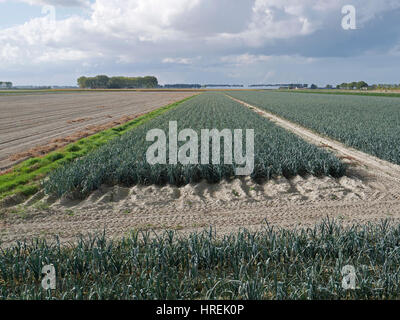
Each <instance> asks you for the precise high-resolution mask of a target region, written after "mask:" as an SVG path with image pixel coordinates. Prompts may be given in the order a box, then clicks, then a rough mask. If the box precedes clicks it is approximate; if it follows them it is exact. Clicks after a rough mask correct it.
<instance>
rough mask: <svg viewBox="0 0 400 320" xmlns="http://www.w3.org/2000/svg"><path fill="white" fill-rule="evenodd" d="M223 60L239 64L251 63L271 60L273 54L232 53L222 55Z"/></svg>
mask: <svg viewBox="0 0 400 320" xmlns="http://www.w3.org/2000/svg"><path fill="white" fill-rule="evenodd" d="M220 60H221V62H225V63H232V64H234V65H237V66H242V65H249V64H253V63H258V62H268V61H270V60H271V56H266V55H253V54H249V53H245V54H241V55H230V56H224V57H221V59H220Z"/></svg>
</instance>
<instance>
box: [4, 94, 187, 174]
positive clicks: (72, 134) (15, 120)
mask: <svg viewBox="0 0 400 320" xmlns="http://www.w3.org/2000/svg"><path fill="white" fill-rule="evenodd" d="M193 94H194V93H193V92H88V93H86V92H83V93H58V94H30V95H7V96H0V171H2V170H5V169H8V168H9V167H10V166H12V165H14V164H16V163H18V162H19V161H21V160H24V159H26V158H28V157H29V156H38V155H41V154H44V153H46V152H49V151H51V150H54V149H55V148H57V147H61V146H63V145H65V143H68V142H72V141H73V140H76V139H77V138H80V137H85V136H88V135H91V134H94V133H96V132H98V131H100V130H104V129H105V128H107V127H113V126H116V125H119V124H122V123H124V122H127V121H129V120H131V119H133V118H134V117H136V116H137V115H140V114H143V113H147V112H150V111H152V110H154V109H157V108H160V107H162V106H165V105H168V104H170V103H173V102H176V101H179V100H182V99H184V98H186V97H189V96H192V95H193ZM71 139H72V140H71Z"/></svg>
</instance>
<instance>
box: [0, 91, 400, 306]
mask: <svg viewBox="0 0 400 320" xmlns="http://www.w3.org/2000/svg"><path fill="white" fill-rule="evenodd" d="M98 94H99V93H97V94H96V95H98ZM104 94H105V95H106V93H104ZM108 94H112V95H114V94H116V95H118V93H108ZM125 95H127V94H125V93H124V94H123V95H122V96H123V98H124V99H125V98H126V99H127V100H129V96H125ZM183 97H186V96H179V97H178V98H183ZM176 98H177V97H176V96H175V98H174V99H176ZM104 100H105V98H104ZM398 101H400V100H397V99H396V98H388V97H359V96H349V95H346V96H344V95H343V96H342V95H323V94H321V95H312V94H307V93H302V94H294V93H285V92H282V93H276V92H234V91H226V92H213V93H202V94H200V95H197V96H194V97H192V98H190V99H189V100H185V101H183V102H180V103H177V104H173V105H170V106H168V107H166V108H163V109H162V110H161V109H160V111H157V113H154V112H153V113H151V114H150V115H149V116H147V117H143V118H137V119H136V120H133V121H132V122H128V124H127V125H125V126H122V127H117V128H114V129H112V130H110V131H108V133H105V134H104V135H103V136H100V138H101V139H103V140H104V139H105V137H106V138H107V139H109V140H104V141H100V142H99V143H97V142H98V140H96V139H97V138H96V137H94V139H92V138H88V139H86V140H85V139H84V140H83V141H78V142H76V143H74V144H72V145H69V146H68V147H67V148H66V151H65V153H63V152H58V153H54V154H52V155H51V156H46V157H44V160H43V158H38V157H36V158H33V159H30V160H28V161H27V162H26V163H23V164H24V165H23V166H22V167H20V168H17V169H15V170H14V171H13V172H11V173H8V174H6V175H2V176H0V195H1V194H3V195H5V194H7V197H5V196H4V199H3V200H5V201H3V208H2V210H1V216H0V231H1V232H0V241H1V242H2V243H1V246H2V247H4V248H6V249H5V250H4V251H3V252H2V254H0V271H1V274H0V297H1V296H2V297H11V298H13V297H14V298H15V297H25V298H29V299H31V298H45V297H46V293H44V292H43V291H41V290H40V287H39V284H38V283H37V281H36V280H35V279H36V278H37V277H38V272H39V271H40V270H39V268H38V267H36V266H41V265H43V264H47V263H53V261H54V263H56V264H57V266H56V267H57V270H59V271H58V272H60V275H61V274H62V275H64V276H63V279H64V280H63V282H62V289H60V290H59V291H56V292H54V293H53V294H54V297H56V298H61V299H62V298H83V299H98V298H100V299H101V298H121V297H122V298H134V299H159V298H164V299H188V298H191V299H202V298H209V299H220V298H228V299H239V298H241V299H270V298H278V299H284V298H288V299H332V298H333V299H336V298H343V299H344V298H361V299H364V298H365V299H368V298H398V295H399V291H398V283H399V282H398V278H399V270H400V269H399V267H398V263H397V262H398V260H399V251H398V239H399V227H398V226H399V223H400V166H399V165H398V164H399V161H398V154H399V152H398V146H397V145H398V142H399V141H398V139H399V138H398V136H399V135H398V133H399V129H398V125H397V124H398V120H399V115H400V111H399V108H400V107H399V102H398ZM103 104H105V103H103ZM163 104H165V103H163ZM135 121H136V122H135ZM171 121H177V122H178V129H179V130H181V129H184V128H191V129H193V130H194V131H195V132H197V133H199V132H200V131H201V129H211V128H215V129H219V130H222V129H254V130H255V148H254V154H255V159H254V160H255V161H254V164H255V166H254V167H255V170H254V171H253V173H252V174H251V175H248V176H235V169H236V168H237V167H238V166H239V165H237V164H236V163H235V162H233V163H232V164H228V165H226V164H209V165H200V164H195V165H193V164H192V165H181V164H178V165H174V164H165V165H161V164H157V165H149V164H148V163H147V162H146V159H145V152H146V150H147V149H148V147H149V146H150V145H151V144H152V143H151V142H147V141H146V139H145V136H146V133H147V132H148V131H149V130H151V129H154V128H157V129H163V130H164V131H165V132H168V126H169V123H170V122H171ZM100 138H99V139H100ZM93 141H95V142H96V143H97V144H96V143H93ZM209 146H210V145H209ZM244 149H245V148H244ZM223 151H224V150H223V149H222V152H221V159H222V157H223V154H224V153H223ZM80 152H81V153H80ZM202 152H203V149H199V150H198V153H199V156H201V153H202ZM167 154H169V153H167ZM52 161H53V162H52ZM40 166H43V168H47V169H46V170H47V171H45V173H44V172H40V168H39V167H40ZM38 168H39V169H38ZM35 170H39V172H38V175H35V179H40V184H39V183H38V182H37V181H36V182H35V183H36V185H35V186H34V187H35V188H33V189H32V188H31V189H29V188H30V187H31V185H30V184H29V179H31V176H30V173H31V171H33V172H35ZM21 186H23V187H24V189H21V190H24V192H22V195H21V194H18V193H15V194H14V192H15V190H19V189H18V187H21ZM16 188H17V189H16ZM29 191H32V192H29ZM327 218H328V219H330V221H328V222H327V220H326V219H327ZM383 219H388V220H389V222H388V223H383V224H382V220H383ZM332 220H335V223H332V222H331V221H332ZM324 221H325V222H324ZM322 222H323V223H324V224H323V225H322V226H321V225H320V226H319V227H316V225H318V224H319V223H322ZM369 223H371V225H368V226H366V224H369ZM350 226H352V228H350V229H349V228H347V227H350ZM210 227H212V230H213V231H212V232H211V231H210V232H208V233H207V232H206V233H201V232H203V231H204V229H208V228H210ZM276 227H279V228H280V227H282V228H284V230H277V229H274V228H276ZM243 228H245V229H246V230H248V231H243V230H242V229H243ZM306 228H310V229H306ZM288 229H289V230H288ZM294 229H297V231H296V230H294ZM240 230H242V231H240ZM165 231H167V233H164V232H165ZM102 232H104V234H105V236H104V237H103V236H100V237H95V238H93V239H92V240H87V239H86V240H82V241H78V240H77V237H78V236H79V235H83V236H84V237H85V238H86V236H87V235H93V234H99V233H102ZM213 232H215V234H214V233H213ZM256 232H261V233H256ZM55 235H56V236H58V239H57V242H56V243H55V244H54V242H53V244H51V245H49V244H46V243H43V242H40V241H38V242H35V243H32V244H26V245H16V246H15V243H16V241H19V240H23V239H28V240H31V239H38V238H41V239H47V240H51V239H54V238H53V237H54V236H55ZM111 239H114V240H116V241H115V242H112V241H111ZM77 241H78V242H77ZM67 243H69V244H71V243H72V244H74V245H71V246H67V247H66V245H67ZM21 248H23V250H22V249H21ZM348 264H350V265H355V266H357V267H358V271H357V272H358V278H357V281H358V282H357V283H358V288H359V289H358V290H355V291H351V292H350V291H344V290H342V287H341V273H340V271H341V269H342V267H343V266H344V265H348ZM32 266H33V267H32ZM149 270H151V271H149ZM148 271H149V272H148ZM27 274H29V277H27V276H26V275H27ZM66 275H67V276H66ZM10 279H28V280H26V281H28V282H29V284H28V285H27V286H23V285H17V286H16V288H17V289H16V290H11V289H10V288H8V287H6V286H3V287H2V286H1V280H3V281H5V282H7V281H12V280H10ZM166 279H168V281H166ZM18 283H24V284H25V283H26V282H22V280H20V281H19V282H18ZM131 283H134V285H129V286H128V284H131ZM166 283H168V286H167V285H166Z"/></svg>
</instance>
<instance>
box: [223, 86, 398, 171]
mask: <svg viewBox="0 0 400 320" xmlns="http://www.w3.org/2000/svg"><path fill="white" fill-rule="evenodd" d="M229 95H231V96H232V97H235V98H237V99H241V100H243V101H246V102H248V103H250V104H252V105H254V106H257V107H259V108H261V109H264V110H267V111H269V112H272V113H274V114H276V115H278V116H281V117H283V118H285V119H288V120H290V121H293V122H296V123H298V124H300V125H302V126H304V127H307V128H310V129H312V130H314V131H315V132H318V133H320V134H322V135H325V136H328V137H331V138H333V139H336V140H338V141H341V142H343V143H344V144H346V145H348V146H350V147H353V148H356V149H358V150H361V151H363V152H366V153H369V154H371V155H373V156H376V157H378V158H381V159H383V160H387V161H390V162H393V163H395V164H399V165H400V125H399V123H400V100H399V99H397V98H389V97H386V98H381V97H370V96H349V95H347V96H346V95H317V94H301V95H299V94H296V93H277V92H235V93H232V92H231V93H229Z"/></svg>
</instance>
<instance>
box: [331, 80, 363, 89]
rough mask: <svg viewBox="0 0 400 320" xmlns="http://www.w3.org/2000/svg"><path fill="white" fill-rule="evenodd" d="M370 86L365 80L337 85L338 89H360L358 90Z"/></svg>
mask: <svg viewBox="0 0 400 320" xmlns="http://www.w3.org/2000/svg"><path fill="white" fill-rule="evenodd" d="M368 87H369V86H368V83H366V82H365V81H358V82H350V83H346V82H343V83H342V84H339V85H337V86H336V88H337V89H358V90H361V89H364V88H368Z"/></svg>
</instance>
